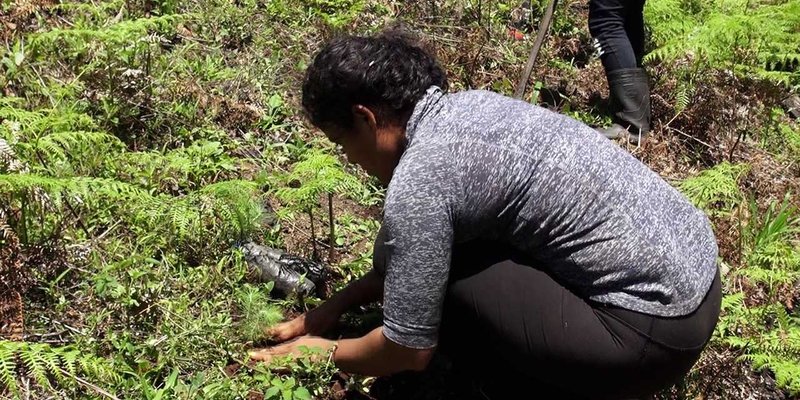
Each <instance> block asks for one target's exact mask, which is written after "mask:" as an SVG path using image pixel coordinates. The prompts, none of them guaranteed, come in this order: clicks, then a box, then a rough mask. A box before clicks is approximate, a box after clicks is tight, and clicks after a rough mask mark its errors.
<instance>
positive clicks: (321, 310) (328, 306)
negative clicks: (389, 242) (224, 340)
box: [265, 270, 383, 342]
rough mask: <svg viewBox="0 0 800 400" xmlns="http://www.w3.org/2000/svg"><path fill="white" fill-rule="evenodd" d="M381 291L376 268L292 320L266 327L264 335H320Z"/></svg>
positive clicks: (282, 339) (284, 337)
mask: <svg viewBox="0 0 800 400" xmlns="http://www.w3.org/2000/svg"><path fill="white" fill-rule="evenodd" d="M382 294H383V278H381V276H380V275H378V273H377V272H375V270H371V271H369V272H368V273H367V274H366V275H364V276H363V277H361V278H360V279H358V280H355V281H353V282H350V284H348V285H347V287H346V288H344V290H342V291H340V292H339V293H336V294H335V295H334V296H333V297H331V298H330V299H328V301H326V302H324V303H322V304H321V305H320V306H319V307H317V308H315V309H313V310H311V311H309V312H307V313H305V314H303V315H301V316H299V317H297V318H295V319H293V320H291V321H287V322H284V323H281V324H278V325H276V326H274V327H273V328H270V329H267V331H266V332H265V333H266V334H267V336H268V337H269V338H270V339H272V340H275V341H277V342H285V341H287V340H291V339H294V338H296V337H298V336H303V335H316V336H319V335H322V334H324V333H325V332H327V331H328V330H330V329H332V328H333V327H334V326H336V323H337V322H338V321H339V317H341V316H342V314H343V313H344V312H345V311H347V310H349V309H350V308H352V307H355V306H358V305H362V304H366V303H369V302H372V301H376V300H379V299H380V297H381V295H382Z"/></svg>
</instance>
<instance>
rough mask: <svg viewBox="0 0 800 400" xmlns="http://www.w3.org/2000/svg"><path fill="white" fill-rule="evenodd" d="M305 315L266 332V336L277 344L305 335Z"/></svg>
mask: <svg viewBox="0 0 800 400" xmlns="http://www.w3.org/2000/svg"><path fill="white" fill-rule="evenodd" d="M305 319H306V318H305V314H303V315H301V316H299V317H297V318H295V319H293V320H291V321H287V322H283V323H280V324H278V325H275V326H274V327H272V328H270V329H268V330H267V336H269V337H270V338H271V339H272V340H275V341H278V342H285V341H287V340H290V339H294V338H296V337H298V336H302V335H305V334H306V326H305V325H306V324H305Z"/></svg>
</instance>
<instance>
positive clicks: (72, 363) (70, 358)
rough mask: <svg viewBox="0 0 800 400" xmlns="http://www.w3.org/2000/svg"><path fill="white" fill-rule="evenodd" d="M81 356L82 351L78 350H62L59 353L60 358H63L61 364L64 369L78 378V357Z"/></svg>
mask: <svg viewBox="0 0 800 400" xmlns="http://www.w3.org/2000/svg"><path fill="white" fill-rule="evenodd" d="M79 355H80V351H78V350H76V349H69V348H65V349H61V350H60V351H59V352H58V356H59V357H60V358H61V364H62V365H63V366H64V369H65V370H67V372H69V374H70V375H72V376H76V375H77V374H78V370H77V368H76V365H77V363H78V356H79Z"/></svg>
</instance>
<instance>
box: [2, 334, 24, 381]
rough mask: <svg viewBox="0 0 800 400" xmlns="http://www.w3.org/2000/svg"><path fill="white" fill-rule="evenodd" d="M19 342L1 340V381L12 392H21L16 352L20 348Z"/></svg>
mask: <svg viewBox="0 0 800 400" xmlns="http://www.w3.org/2000/svg"><path fill="white" fill-rule="evenodd" d="M19 346H20V345H19V343H18V342H13V341H10V340H3V341H0V382H2V383H3V385H4V386H5V387H6V388H8V390H9V391H11V393H14V394H17V395H18V394H19V388H18V386H17V363H16V353H17V350H18V348H19Z"/></svg>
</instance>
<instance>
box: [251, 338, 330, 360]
mask: <svg viewBox="0 0 800 400" xmlns="http://www.w3.org/2000/svg"><path fill="white" fill-rule="evenodd" d="M334 345H336V342H334V341H333V340H328V339H324V338H321V337H316V336H302V337H300V338H298V339H297V340H293V341H291V342H288V343H284V344H282V345H279V346H274V347H270V348H266V349H255V350H251V351H250V352H249V355H250V359H251V360H255V361H263V362H264V363H266V364H268V365H269V364H270V363H272V362H273V360H274V359H275V358H276V357H287V356H288V357H295V358H296V357H300V356H303V355H304V350H310V351H311V352H310V353H309V354H311V358H312V360H314V361H318V362H322V361H326V360H327V357H328V352H329V351H330V350H331V349H332V348H333V347H334ZM315 350H316V351H315Z"/></svg>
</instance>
